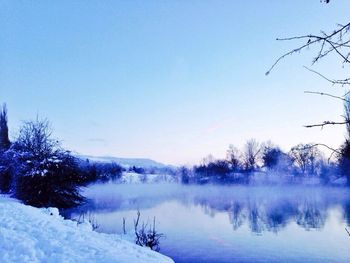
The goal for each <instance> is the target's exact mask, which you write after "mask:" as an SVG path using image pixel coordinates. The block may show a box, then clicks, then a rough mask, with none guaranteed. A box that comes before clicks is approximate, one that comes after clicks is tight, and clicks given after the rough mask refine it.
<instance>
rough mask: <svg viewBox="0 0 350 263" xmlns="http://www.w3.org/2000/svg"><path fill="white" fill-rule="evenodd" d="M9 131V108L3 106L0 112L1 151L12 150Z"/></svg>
mask: <svg viewBox="0 0 350 263" xmlns="http://www.w3.org/2000/svg"><path fill="white" fill-rule="evenodd" d="M10 144H11V143H10V140H9V129H8V126H7V107H6V104H3V106H2V108H1V110H0V151H6V150H8V149H9V148H10Z"/></svg>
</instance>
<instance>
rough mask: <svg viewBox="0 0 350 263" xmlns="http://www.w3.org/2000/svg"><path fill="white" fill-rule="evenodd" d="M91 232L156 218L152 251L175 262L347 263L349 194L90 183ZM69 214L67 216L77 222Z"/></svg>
mask: <svg viewBox="0 0 350 263" xmlns="http://www.w3.org/2000/svg"><path fill="white" fill-rule="evenodd" d="M84 194H85V195H86V196H87V197H89V198H91V203H90V204H89V205H88V206H85V207H82V208H80V209H81V210H84V211H85V212H87V211H89V212H91V213H92V214H93V215H94V216H95V219H96V220H97V222H98V224H99V225H100V226H99V228H98V231H100V232H105V233H119V234H120V233H122V218H123V217H124V218H126V227H127V230H130V231H132V229H133V219H134V218H135V217H136V212H137V210H138V209H139V210H140V212H141V221H145V222H146V221H149V222H151V221H152V219H153V216H155V217H156V221H157V229H158V231H159V232H162V233H164V234H165V235H166V238H164V239H161V245H160V247H161V250H160V252H161V253H163V254H165V255H168V256H170V257H172V258H173V259H174V260H175V261H176V262H179V263H181V262H186V263H187V262H350V236H348V234H347V233H346V231H345V227H347V226H348V225H349V223H350V189H348V188H322V187H297V186H293V187H249V186H246V187H244V186H203V185H201V186H182V185H175V184H172V185H169V184H159V185H147V184H143V185H142V184H141V185H117V184H106V185H94V186H92V187H89V188H88V189H86V190H85V191H84ZM78 214H79V212H78V211H77V210H75V211H74V212H73V213H72V214H71V216H72V217H73V218H74V217H77V216H78Z"/></svg>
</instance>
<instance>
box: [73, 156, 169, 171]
mask: <svg viewBox="0 0 350 263" xmlns="http://www.w3.org/2000/svg"><path fill="white" fill-rule="evenodd" d="M77 157H79V158H81V159H83V160H86V159H89V161H92V162H115V163H118V164H120V165H122V166H126V167H130V166H137V167H143V168H151V167H155V168H166V167H171V165H166V164H163V163H160V162H156V161H154V160H151V159H147V158H120V157H111V156H90V155H77Z"/></svg>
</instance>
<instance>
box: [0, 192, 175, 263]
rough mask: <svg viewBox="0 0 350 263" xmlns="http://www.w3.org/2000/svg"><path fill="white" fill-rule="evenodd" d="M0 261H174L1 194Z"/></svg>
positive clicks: (52, 209) (115, 236) (114, 236)
mask: <svg viewBox="0 0 350 263" xmlns="http://www.w3.org/2000/svg"><path fill="white" fill-rule="evenodd" d="M0 262H3V263H7V262H23V263H25V262H28V263H29V262H30V263H35V262H38V263H39V262H48V263H50V262H72V263H73V262H105V263H107V262H110V263H112V262H113V263H114V262H115V263H117V262H118V263H124V262H125V263H127V262H135V263H138V262H140V263H141V262H150V263H152V262H157V263H171V262H174V261H173V260H172V259H170V258H169V257H166V256H164V255H162V254H160V253H157V252H154V251H151V250H150V249H148V248H143V247H140V246H137V245H135V244H133V243H131V242H128V241H126V240H123V239H122V238H121V237H120V236H119V235H111V234H103V233H97V232H95V231H92V227H91V225H90V224H88V223H86V224H77V222H75V221H72V220H64V219H63V218H62V217H61V216H60V215H59V213H58V210H57V209H56V208H48V209H38V208H35V207H31V206H27V205H24V204H21V203H20V202H19V201H17V200H16V199H12V198H8V197H6V196H0Z"/></svg>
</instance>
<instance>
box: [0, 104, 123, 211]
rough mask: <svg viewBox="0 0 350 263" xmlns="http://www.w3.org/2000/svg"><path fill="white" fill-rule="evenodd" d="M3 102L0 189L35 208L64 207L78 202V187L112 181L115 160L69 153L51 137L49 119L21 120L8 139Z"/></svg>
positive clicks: (118, 172) (118, 173)
mask: <svg viewBox="0 0 350 263" xmlns="http://www.w3.org/2000/svg"><path fill="white" fill-rule="evenodd" d="M7 122H8V119H7V109H6V105H3V106H2V108H1V109H0V192H1V193H5V194H10V195H11V196H13V197H16V198H18V199H20V200H22V201H23V202H24V203H26V204H29V205H33V206H37V207H48V206H53V207H58V208H68V207H72V206H76V205H79V204H81V203H82V202H83V201H84V198H83V197H82V196H81V195H80V194H79V187H80V186H84V185H87V184H89V183H91V182H96V181H102V182H106V181H109V180H116V179H118V178H119V177H120V176H121V173H122V170H123V168H122V167H121V166H119V165H118V164H116V163H90V162H89V161H88V160H87V161H82V160H81V159H79V158H76V157H75V156H73V155H72V154H71V153H70V152H69V151H67V150H65V149H63V148H62V147H61V144H60V143H59V141H57V140H55V139H53V138H52V132H51V128H50V125H49V122H48V121H47V120H45V119H43V120H42V119H39V118H38V117H37V118H36V119H35V120H34V121H26V122H23V124H22V125H21V127H20V128H19V132H18V136H17V137H16V138H15V139H14V140H13V141H10V139H9V131H8V124H7Z"/></svg>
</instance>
